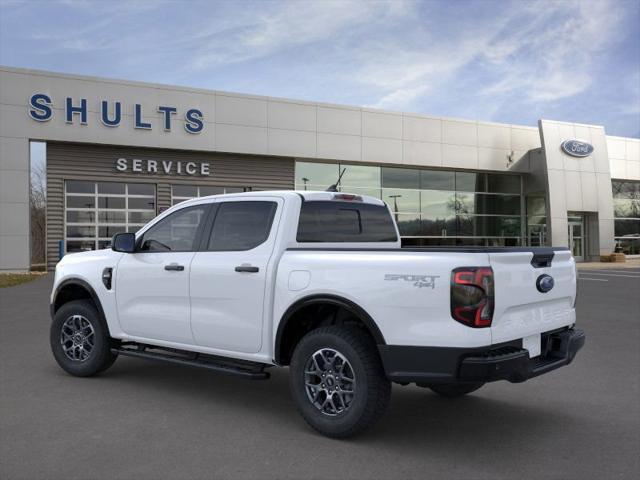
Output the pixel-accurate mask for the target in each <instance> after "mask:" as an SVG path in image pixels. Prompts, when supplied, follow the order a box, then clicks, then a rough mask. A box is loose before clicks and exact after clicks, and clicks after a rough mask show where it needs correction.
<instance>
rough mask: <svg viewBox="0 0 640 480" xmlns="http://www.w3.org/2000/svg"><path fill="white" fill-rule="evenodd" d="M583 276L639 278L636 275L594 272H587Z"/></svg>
mask: <svg viewBox="0 0 640 480" xmlns="http://www.w3.org/2000/svg"><path fill="white" fill-rule="evenodd" d="M585 275H599V276H602V277H628V278H640V274H638V275H621V274H619V273H596V272H588V273H585Z"/></svg>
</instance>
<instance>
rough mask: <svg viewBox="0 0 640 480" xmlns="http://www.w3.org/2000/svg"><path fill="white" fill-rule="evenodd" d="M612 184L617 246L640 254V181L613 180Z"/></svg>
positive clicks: (630, 253) (631, 252) (631, 253)
mask: <svg viewBox="0 0 640 480" xmlns="http://www.w3.org/2000/svg"><path fill="white" fill-rule="evenodd" d="M611 186H612V189H613V216H614V229H615V239H616V247H617V248H619V249H621V250H622V252H623V253H626V254H627V255H640V182H638V181H633V180H613V181H612V182H611Z"/></svg>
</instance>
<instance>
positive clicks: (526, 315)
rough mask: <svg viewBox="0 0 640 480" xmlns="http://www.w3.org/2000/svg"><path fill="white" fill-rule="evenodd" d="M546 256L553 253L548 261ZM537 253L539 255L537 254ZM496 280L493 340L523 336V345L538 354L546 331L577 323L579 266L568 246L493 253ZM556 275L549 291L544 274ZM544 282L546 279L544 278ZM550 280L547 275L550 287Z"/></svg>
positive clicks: (508, 339)
mask: <svg viewBox="0 0 640 480" xmlns="http://www.w3.org/2000/svg"><path fill="white" fill-rule="evenodd" d="M545 256H546V257H550V256H553V258H552V259H551V261H550V262H549V261H545ZM534 257H535V258H534ZM489 262H490V264H491V268H492V269H493V274H494V281H495V290H494V291H495V309H494V315H493V322H492V324H491V338H492V343H494V344H496V343H501V342H507V341H511V340H515V339H519V338H522V339H524V341H523V347H524V348H528V347H529V346H531V348H530V350H531V351H530V355H531V356H532V357H534V356H536V355H537V354H538V353H539V352H538V348H539V340H538V343H537V345H538V346H536V339H537V338H539V334H540V333H542V332H548V331H550V330H554V329H558V328H562V327H565V326H568V325H572V324H573V323H575V309H574V303H575V295H576V270H575V262H574V260H573V257H572V256H571V252H570V251H568V250H555V251H554V250H551V249H545V250H539V251H537V250H532V251H511V252H509V251H505V252H496V253H489ZM543 275H548V276H550V277H552V279H553V286H552V288H551V289H550V290H548V291H546V292H545V291H541V289H542V290H546V289H545V288H543V287H544V286H543V287H542V288H541V289H539V288H538V286H537V283H538V282H540V281H541V280H542V279H541V276H543ZM543 283H544V282H543ZM549 284H550V282H549V281H548V279H547V282H546V287H547V288H548V287H549Z"/></svg>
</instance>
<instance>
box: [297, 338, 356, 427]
mask: <svg viewBox="0 0 640 480" xmlns="http://www.w3.org/2000/svg"><path fill="white" fill-rule="evenodd" d="M304 386H305V391H306V393H307V398H308V399H309V401H310V402H311V404H312V405H313V406H314V407H315V408H316V409H318V410H319V411H320V412H321V413H322V414H323V415H328V416H331V417H335V416H337V415H340V414H342V413H344V412H346V411H347V410H349V407H350V406H351V404H352V403H353V399H354V398H355V394H356V376H355V372H354V370H353V367H352V366H351V363H349V360H347V359H346V357H345V356H344V355H342V354H341V353H340V352H338V351H337V350H334V349H332V348H322V349H320V350H317V351H316V352H314V353H313V354H312V355H311V356H310V357H309V359H308V360H307V363H306V365H305V368H304Z"/></svg>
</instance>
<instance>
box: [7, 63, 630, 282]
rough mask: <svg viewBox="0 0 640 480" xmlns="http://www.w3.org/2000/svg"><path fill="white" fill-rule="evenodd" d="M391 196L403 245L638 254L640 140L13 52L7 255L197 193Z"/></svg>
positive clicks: (133, 220)
mask: <svg viewBox="0 0 640 480" xmlns="http://www.w3.org/2000/svg"><path fill="white" fill-rule="evenodd" d="M340 175H342V176H341V178H340V182H339V184H338V185H339V189H340V190H342V191H348V192H352V193H358V194H365V195H372V196H375V197H378V198H382V199H383V200H384V201H385V202H386V203H387V204H388V205H389V207H390V208H391V210H392V211H393V213H394V216H395V217H396V219H397V221H398V225H399V228H400V232H401V235H402V242H403V244H404V245H412V246H432V245H447V246H450V245H461V246H467V245H479V246H483V245H484V246H518V245H520V246H538V245H553V246H569V247H570V248H571V249H572V250H573V253H574V255H575V256H576V258H577V259H578V260H594V259H598V258H599V256H600V255H601V254H608V253H611V252H613V251H614V250H616V249H617V250H619V251H624V252H625V253H627V254H629V255H637V254H640V140H639V139H636V138H622V137H614V136H609V135H606V132H605V129H604V128H603V127H602V126H598V125H583V124H574V123H565V122H559V121H553V120H540V121H539V122H538V125H537V126H523V125H508V124H498V123H490V122H483V121H475V120H463V119H450V118H440V117H430V116H425V115H420V114H414V113H402V112H391V111H382V110H376V109H370V108H360V107H353V106H345V105H333V104H324V103H317V102H307V101H300V100H291V99H283V98H272V97H262V96H255V95H246V94H237V93H229V92H219V91H210V90H202V89H194V88H185V87H172V86H167V85H158V84H150V83H139V82H131V81H121V80H112V79H105V78H95V77H85V76H78V75H66V74H59V73H51V72H43V71H34V70H25V69H18V68H9V67H0V270H5V271H25V270H28V269H29V268H31V267H32V266H34V265H36V264H39V265H42V264H44V265H46V266H47V267H48V268H52V267H54V266H55V264H56V262H57V261H58V260H59V258H60V256H61V255H64V254H65V253H70V252H77V251H83V250H89V249H96V248H104V247H106V246H108V245H109V243H110V239H111V237H112V236H113V235H114V234H115V233H118V232H122V231H135V230H137V229H138V228H140V227H141V226H142V225H144V224H145V223H146V222H148V221H149V220H151V219H152V218H153V217H154V216H155V215H157V214H158V213H159V212H161V211H163V210H165V209H167V208H169V207H170V206H171V205H174V204H176V203H178V202H181V201H183V200H185V199H187V198H191V197H195V196H204V195H212V194H218V193H225V192H240V191H257V190H276V189H277V190H281V189H294V188H295V189H299V190H325V189H326V188H327V187H329V186H330V185H332V184H335V183H336V182H337V181H338V178H339V176H340Z"/></svg>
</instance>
